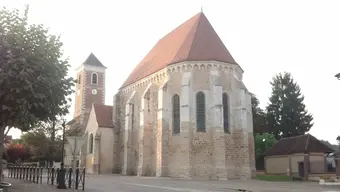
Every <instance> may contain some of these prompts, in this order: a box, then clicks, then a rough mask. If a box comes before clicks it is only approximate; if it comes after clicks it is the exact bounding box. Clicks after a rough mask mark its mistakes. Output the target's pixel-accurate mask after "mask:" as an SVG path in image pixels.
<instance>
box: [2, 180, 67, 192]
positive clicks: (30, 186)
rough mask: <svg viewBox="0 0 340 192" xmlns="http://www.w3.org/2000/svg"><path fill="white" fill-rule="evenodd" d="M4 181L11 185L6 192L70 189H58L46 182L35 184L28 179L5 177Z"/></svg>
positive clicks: (39, 191)
mask: <svg viewBox="0 0 340 192" xmlns="http://www.w3.org/2000/svg"><path fill="white" fill-rule="evenodd" d="M5 182H9V183H11V184H12V187H10V188H9V189H8V192H47V191H48V192H57V191H58V192H60V191H72V190H71V189H66V190H59V189H57V186H55V185H53V186H52V185H48V184H36V183H31V182H29V181H24V180H20V179H11V178H5Z"/></svg>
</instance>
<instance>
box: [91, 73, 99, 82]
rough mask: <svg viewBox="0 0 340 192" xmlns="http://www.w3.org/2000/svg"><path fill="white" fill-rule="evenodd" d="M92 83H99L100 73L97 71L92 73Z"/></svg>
mask: <svg viewBox="0 0 340 192" xmlns="http://www.w3.org/2000/svg"><path fill="white" fill-rule="evenodd" d="M91 83H92V84H98V74H97V73H92V78H91Z"/></svg>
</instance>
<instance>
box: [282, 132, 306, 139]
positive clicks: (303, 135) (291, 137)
mask: <svg viewBox="0 0 340 192" xmlns="http://www.w3.org/2000/svg"><path fill="white" fill-rule="evenodd" d="M308 134H309V133H307V134H302V135H295V136H290V137H284V138H281V139H280V140H284V139H293V138H296V137H305V136H307V135H308ZM280 140H279V141H280Z"/></svg>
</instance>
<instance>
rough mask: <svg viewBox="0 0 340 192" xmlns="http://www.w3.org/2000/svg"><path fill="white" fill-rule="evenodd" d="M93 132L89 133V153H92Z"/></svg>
mask: <svg viewBox="0 0 340 192" xmlns="http://www.w3.org/2000/svg"><path fill="white" fill-rule="evenodd" d="M93 139H94V138H93V134H92V133H91V134H90V137H89V153H90V154H91V153H93Z"/></svg>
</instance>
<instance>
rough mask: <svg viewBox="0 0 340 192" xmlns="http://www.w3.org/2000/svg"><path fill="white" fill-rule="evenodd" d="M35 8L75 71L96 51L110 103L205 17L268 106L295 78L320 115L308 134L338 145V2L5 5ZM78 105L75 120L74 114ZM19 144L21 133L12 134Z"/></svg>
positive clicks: (47, 1)
mask: <svg viewBox="0 0 340 192" xmlns="http://www.w3.org/2000/svg"><path fill="white" fill-rule="evenodd" d="M24 4H30V14H29V18H30V20H31V22H33V23H42V24H44V25H45V26H48V27H49V28H50V29H51V31H52V32H53V33H55V34H61V36H62V41H63V42H64V49H65V55H66V56H69V58H70V63H71V65H72V71H70V75H75V73H74V68H75V67H76V66H78V65H80V64H81V63H82V62H83V61H84V60H85V59H86V57H87V56H88V55H89V54H90V52H93V53H94V54H95V55H96V56H97V57H98V58H99V59H100V61H101V62H102V63H103V64H104V65H106V66H107V67H108V70H107V76H106V82H107V83H106V86H107V87H106V104H109V105H112V96H113V95H114V94H115V93H116V91H117V90H118V88H119V87H120V86H121V84H122V83H123V81H124V80H125V79H126V78H127V76H128V75H129V73H130V71H131V70H132V69H133V68H134V67H135V66H136V65H137V64H138V62H139V61H140V60H141V59H142V58H143V57H144V56H145V55H146V53H147V52H148V51H149V50H150V49H151V48H152V47H153V45H154V44H155V43H156V42H157V40H158V39H160V38H161V37H163V36H164V35H165V34H167V33H168V32H170V31H171V30H172V29H174V28H175V27H177V26H178V25H180V24H181V23H183V22H184V21H186V20H187V19H189V18H190V17H192V16H193V15H195V14H196V13H198V12H199V11H200V9H201V6H202V7H203V12H204V13H205V15H206V16H207V18H208V19H209V21H210V22H211V24H212V25H213V27H214V29H215V30H216V31H217V33H218V34H219V36H220V38H221V39H222V40H223V42H224V44H225V45H226V47H227V48H228V49H229V51H230V52H231V54H232V55H233V57H234V58H235V60H236V61H237V62H238V63H239V64H240V66H241V67H242V68H243V69H244V71H245V73H244V82H245V84H246V85H247V88H248V89H249V90H250V91H251V92H253V93H255V94H256V95H257V96H258V98H259V100H260V102H261V107H265V106H266V105H267V102H268V97H269V96H270V93H271V86H270V84H269V81H270V80H271V79H272V77H273V75H275V74H276V73H278V72H283V71H288V72H291V73H292V75H293V77H294V79H295V80H296V81H297V82H298V84H299V85H300V87H301V89H302V93H303V94H304V95H305V104H306V106H307V109H308V110H309V111H310V112H311V113H312V114H313V115H314V127H312V129H311V131H310V133H311V134H313V135H314V136H316V137H317V138H319V139H326V140H329V141H330V142H331V143H335V138H336V136H337V135H338V134H340V133H339V131H338V127H337V126H339V124H338V122H339V121H338V118H340V113H339V107H340V81H338V80H337V79H336V78H335V77H334V75H335V74H336V73H338V72H340V58H339V56H340V27H339V18H340V11H339V7H340V1H337V0H333V1H332V0H319V1H313V0H299V1H296V0H295V1H294V0H282V1H278V0H277V1H273V0H266V1H265V0H256V1H252V0H248V1H246V0H233V1H232V0H220V1H217V0H207V1H203V0H201V1H198V0H185V1H184V0H171V1H164V0H163V1H159V0H158V1H157V0H154V1H152V0H143V1H139V0H134V1H132V0H124V1H108V0H96V1H85V0H83V1H80V0H72V1H71V0H68V1H66V0H59V1H55V0H41V1H38V0H26V1H22V0H1V1H0V6H2V5H4V6H7V7H11V8H13V7H15V8H19V9H23V8H24ZM73 107H74V106H73V105H72V109H71V115H70V118H71V117H72V114H73ZM11 134H12V135H13V136H14V137H15V138H16V137H19V135H20V131H11Z"/></svg>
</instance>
